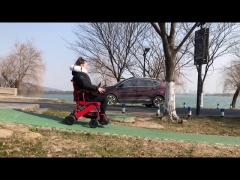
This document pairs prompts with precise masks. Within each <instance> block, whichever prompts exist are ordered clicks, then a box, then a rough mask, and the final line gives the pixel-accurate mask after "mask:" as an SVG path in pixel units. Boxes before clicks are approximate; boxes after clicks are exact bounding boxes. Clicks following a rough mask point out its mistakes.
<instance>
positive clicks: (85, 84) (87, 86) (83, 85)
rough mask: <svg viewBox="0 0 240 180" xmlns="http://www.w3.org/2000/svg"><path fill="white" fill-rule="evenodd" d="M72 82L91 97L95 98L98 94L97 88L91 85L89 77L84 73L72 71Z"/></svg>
mask: <svg viewBox="0 0 240 180" xmlns="http://www.w3.org/2000/svg"><path fill="white" fill-rule="evenodd" d="M72 75H73V79H72V80H73V81H74V82H75V83H76V85H77V87H78V88H79V89H81V90H85V91H88V92H89V93H90V94H91V95H94V96H96V95H97V93H98V86H95V85H93V84H92V83H91V80H90V78H89V76H88V75H87V74H86V73H84V72H76V71H72Z"/></svg>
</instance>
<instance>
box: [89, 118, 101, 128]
mask: <svg viewBox="0 0 240 180" xmlns="http://www.w3.org/2000/svg"><path fill="white" fill-rule="evenodd" d="M88 124H89V126H90V128H96V127H98V126H99V124H98V121H97V120H96V119H91V121H89V123H88Z"/></svg>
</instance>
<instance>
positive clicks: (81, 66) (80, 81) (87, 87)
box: [70, 57, 110, 125]
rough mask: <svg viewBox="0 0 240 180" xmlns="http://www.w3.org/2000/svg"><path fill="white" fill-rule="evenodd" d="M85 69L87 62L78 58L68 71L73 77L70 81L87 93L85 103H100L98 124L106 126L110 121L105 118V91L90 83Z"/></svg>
mask: <svg viewBox="0 0 240 180" xmlns="http://www.w3.org/2000/svg"><path fill="white" fill-rule="evenodd" d="M87 69H88V63H87V61H86V60H85V59H83V58H82V57H80V58H78V59H77V61H76V62H75V64H74V65H71V66H70V70H71V71H72V75H73V79H72V80H73V81H74V83H76V85H77V87H78V88H79V89H81V90H84V91H87V96H86V97H85V100H86V101H89V102H101V106H100V120H99V123H100V124H102V125H106V124H108V123H109V121H110V119H109V118H108V117H107V116H106V110H107V97H106V96H105V94H104V92H105V91H106V90H105V89H104V88H102V87H100V84H99V85H98V86H96V85H93V84H92V83H91V80H90V77H89V76H88V71H87Z"/></svg>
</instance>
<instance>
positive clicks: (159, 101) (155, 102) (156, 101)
mask: <svg viewBox="0 0 240 180" xmlns="http://www.w3.org/2000/svg"><path fill="white" fill-rule="evenodd" d="M163 101H164V99H163V97H162V96H155V97H154V98H153V101H152V102H153V106H154V107H158V106H159V104H160V105H161V104H163Z"/></svg>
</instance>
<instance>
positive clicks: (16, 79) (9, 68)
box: [0, 42, 44, 94]
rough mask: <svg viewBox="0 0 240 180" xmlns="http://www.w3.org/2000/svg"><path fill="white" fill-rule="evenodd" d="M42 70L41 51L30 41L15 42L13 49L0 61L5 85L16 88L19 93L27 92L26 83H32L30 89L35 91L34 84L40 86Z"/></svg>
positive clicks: (0, 70) (0, 69)
mask: <svg viewBox="0 0 240 180" xmlns="http://www.w3.org/2000/svg"><path fill="white" fill-rule="evenodd" d="M43 71H44V65H43V62H42V56H41V53H40V51H39V50H37V49H36V48H35V47H34V46H33V44H32V43H31V42H27V43H16V44H15V46H14V50H13V51H12V52H11V53H10V54H9V55H8V56H7V57H6V58H4V59H3V61H2V62H1V68H0V72H1V77H2V79H3V80H4V81H5V86H8V87H15V88H18V90H19V93H20V94H21V93H22V92H24V91H26V90H27V91H28V92H29V88H30V86H28V85H26V84H34V85H35V88H34V90H32V91H36V85H37V86H38V87H40V86H39V85H40V83H41V80H42V75H43ZM32 87H33V86H32ZM38 90H39V89H38Z"/></svg>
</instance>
